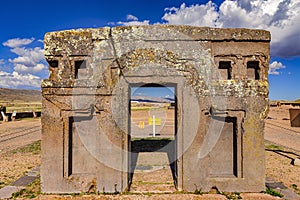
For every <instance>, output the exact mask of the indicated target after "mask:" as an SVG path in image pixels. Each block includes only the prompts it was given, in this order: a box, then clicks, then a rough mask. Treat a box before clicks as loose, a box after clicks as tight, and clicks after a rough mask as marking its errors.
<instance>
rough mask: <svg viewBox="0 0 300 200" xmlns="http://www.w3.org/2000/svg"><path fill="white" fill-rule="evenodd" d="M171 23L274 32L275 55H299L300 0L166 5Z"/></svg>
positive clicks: (167, 19) (273, 47)
mask: <svg viewBox="0 0 300 200" xmlns="http://www.w3.org/2000/svg"><path fill="white" fill-rule="evenodd" d="M162 19H163V20H165V21H166V22H167V23H169V24H185V25H194V26H210V27H220V28H229V27H232V28H239V27H244V28H255V29H266V30H269V31H270V32H271V34H272V41H271V53H272V55H273V56H279V57H293V56H299V55H300V34H299V32H300V26H299V23H300V1H299V0H251V1H250V0H225V1H224V2H223V3H222V4H221V5H220V6H219V7H217V5H216V4H214V3H212V1H209V2H208V3H206V4H195V5H191V6H186V4H184V3H183V4H182V5H181V6H180V7H179V8H175V7H172V8H167V9H165V14H164V16H163V17H162Z"/></svg>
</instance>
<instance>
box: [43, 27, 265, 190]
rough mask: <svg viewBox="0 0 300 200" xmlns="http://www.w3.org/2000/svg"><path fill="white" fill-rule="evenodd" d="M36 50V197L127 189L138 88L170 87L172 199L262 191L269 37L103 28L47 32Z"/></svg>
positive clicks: (249, 33) (200, 30)
mask: <svg viewBox="0 0 300 200" xmlns="http://www.w3.org/2000/svg"><path fill="white" fill-rule="evenodd" d="M44 43H45V57H46V59H47V61H48V63H49V70H50V76H49V78H48V79H46V80H44V81H43V82H42V94H43V114H42V166H41V184H42V191H43V192H46V193H75V192H88V191H90V190H91V189H94V190H97V191H98V192H122V191H126V190H129V189H130V173H132V169H130V160H131V155H132V152H131V151H130V150H131V149H130V125H129V124H130V122H129V121H130V116H129V115H130V111H129V106H128V104H129V101H130V86H131V85H136V84H140V85H143V84H160V85H162V86H164V85H168V84H173V85H175V88H176V100H177V103H176V108H177V112H176V116H177V117H176V124H177V128H176V133H175V134H176V140H175V144H174V147H175V148H174V149H175V150H174V155H175V157H174V162H175V164H176V180H175V184H176V187H177V189H178V190H184V191H189V192H193V191H195V189H199V190H201V191H203V192H206V191H210V190H211V188H215V187H216V188H218V189H219V190H220V191H227V192H236V191H239V192H260V191H263V190H264V189H265V156H264V137H263V127H264V121H263V119H264V118H265V117H266V115H267V112H268V88H269V86H268V66H269V58H270V57H269V55H270V51H269V46H270V33H269V32H267V31H264V30H250V29H216V28H203V27H191V26H172V25H155V26H130V27H114V28H109V27H104V28H98V29H78V30H67V31H59V32H51V33H47V34H46V35H45V40H44ZM195 187H197V188H195Z"/></svg>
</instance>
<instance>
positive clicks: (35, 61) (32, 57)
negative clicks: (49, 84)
mask: <svg viewBox="0 0 300 200" xmlns="http://www.w3.org/2000/svg"><path fill="white" fill-rule="evenodd" d="M33 41H34V38H31V39H26V38H25V39H20V38H14V39H10V40H7V41H6V42H4V43H3V45H4V46H8V47H10V48H11V49H10V51H11V52H13V53H15V54H16V55H17V57H16V58H13V59H8V61H9V62H11V63H13V65H14V71H16V72H18V73H21V74H27V73H29V72H30V73H33V74H35V73H38V72H41V71H43V70H44V69H46V65H45V63H46V61H45V59H44V50H43V49H42V48H41V47H34V48H29V47H27V46H26V45H28V44H30V43H32V42H33Z"/></svg>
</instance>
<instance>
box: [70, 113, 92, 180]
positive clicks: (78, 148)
mask: <svg viewBox="0 0 300 200" xmlns="http://www.w3.org/2000/svg"><path fill="white" fill-rule="evenodd" d="M89 120H90V118H89V117H70V118H69V133H68V144H69V145H68V153H67V155H68V156H67V157H68V158H67V159H68V161H67V163H68V167H67V174H68V176H71V175H78V174H85V173H87V172H89V171H91V169H90V165H89V164H88V163H89V162H91V160H90V159H89V157H90V154H89V152H88V151H87V150H86V148H85V146H84V144H83V143H82V141H81V138H80V135H79V132H80V131H82V130H79V129H80V127H82V125H83V124H84V123H85V122H88V121H89ZM85 131H89V130H85Z"/></svg>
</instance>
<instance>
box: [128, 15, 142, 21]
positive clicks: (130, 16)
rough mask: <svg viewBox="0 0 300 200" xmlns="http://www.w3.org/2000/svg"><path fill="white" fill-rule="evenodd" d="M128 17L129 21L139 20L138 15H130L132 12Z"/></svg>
mask: <svg viewBox="0 0 300 200" xmlns="http://www.w3.org/2000/svg"><path fill="white" fill-rule="evenodd" d="M126 19H127V20H128V21H138V20H139V19H138V18H137V17H136V16H134V15H130V14H129V15H127V16H126Z"/></svg>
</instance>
